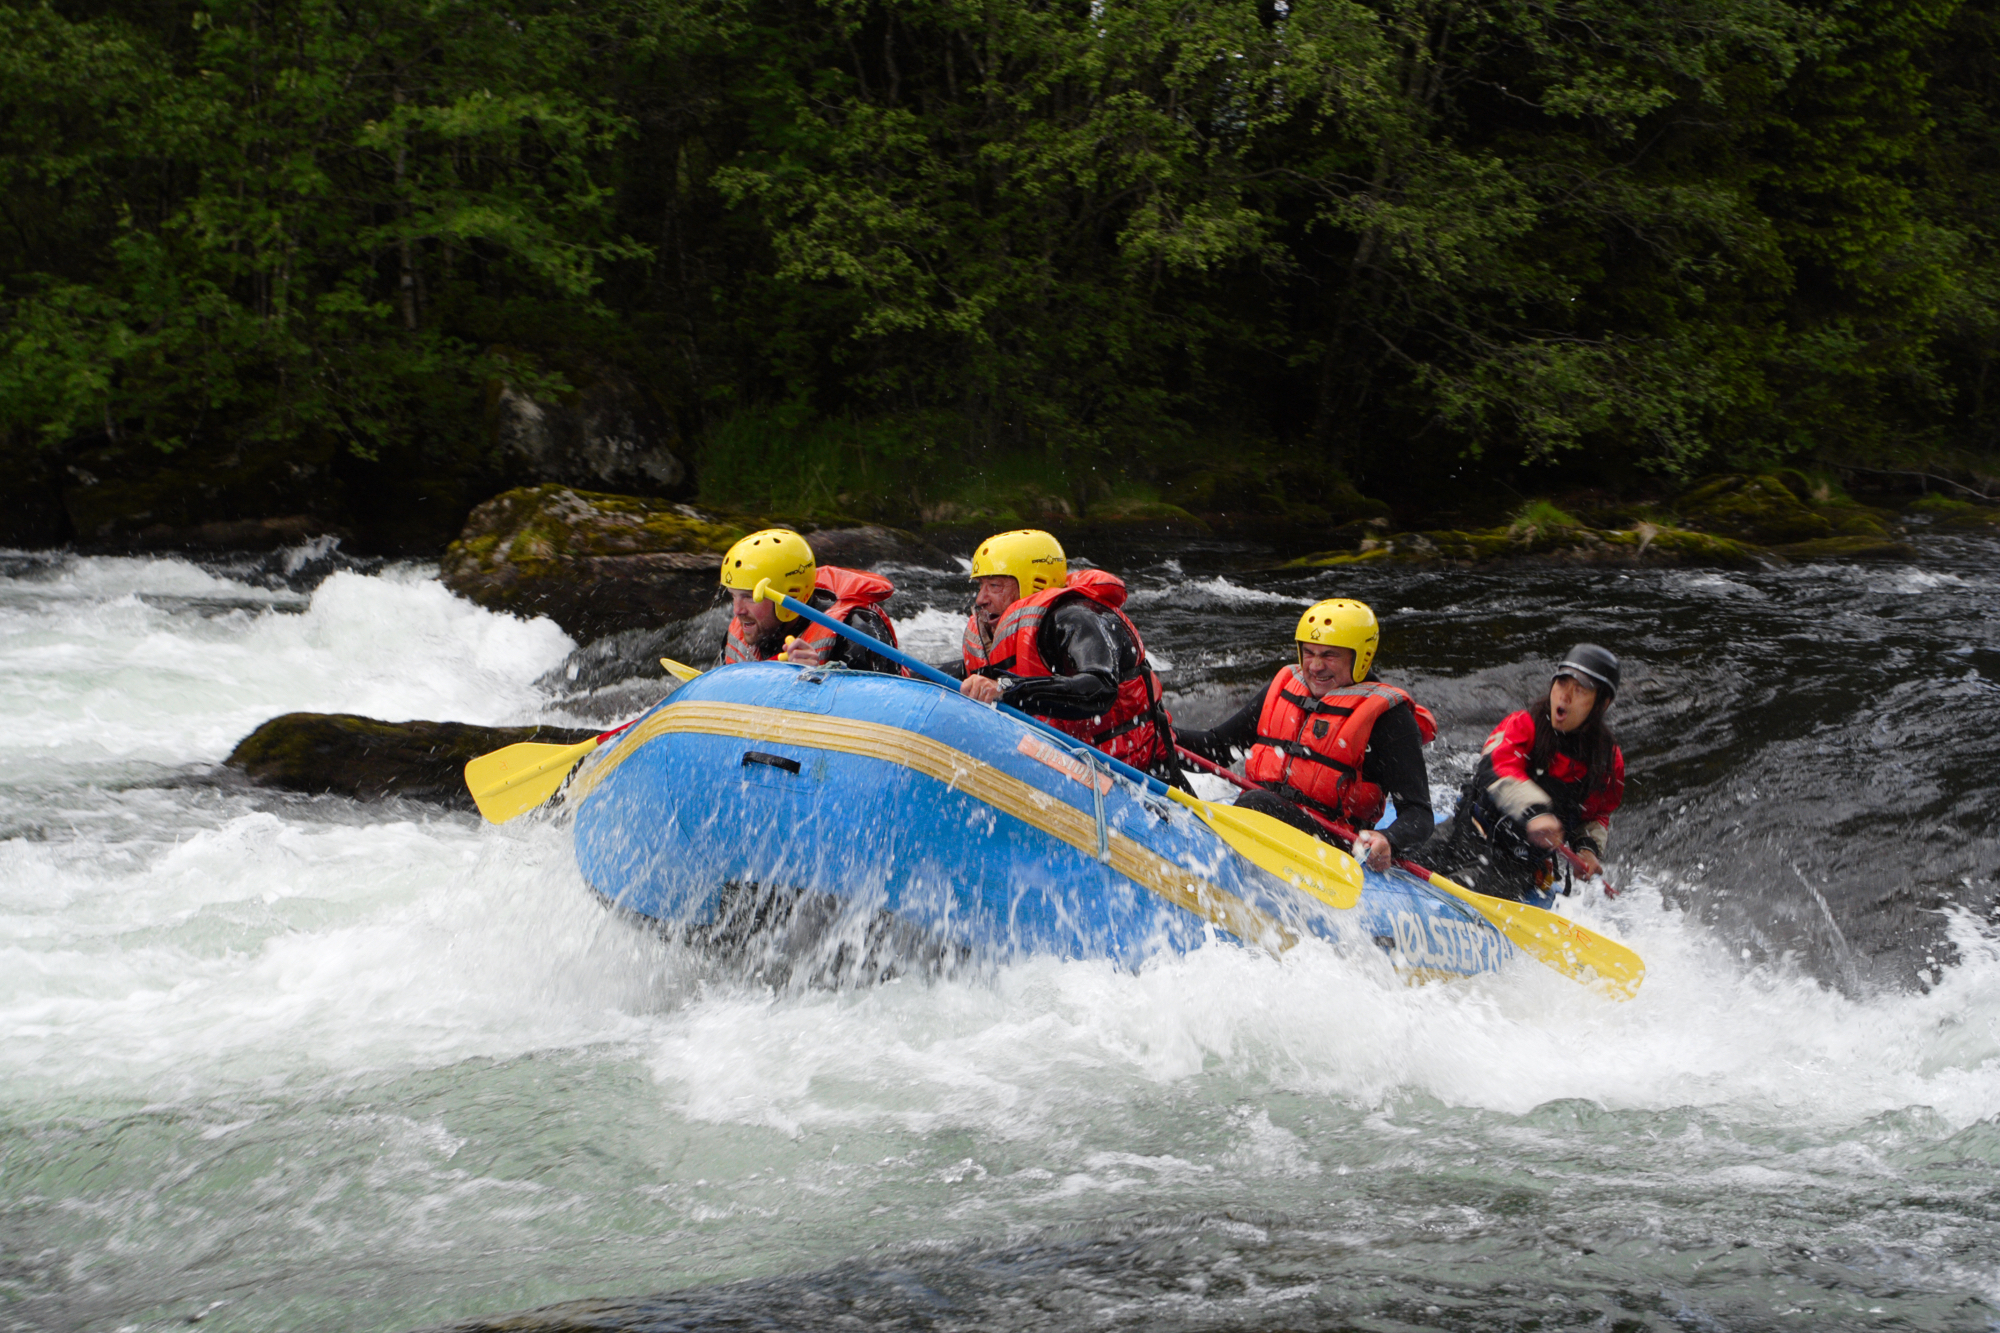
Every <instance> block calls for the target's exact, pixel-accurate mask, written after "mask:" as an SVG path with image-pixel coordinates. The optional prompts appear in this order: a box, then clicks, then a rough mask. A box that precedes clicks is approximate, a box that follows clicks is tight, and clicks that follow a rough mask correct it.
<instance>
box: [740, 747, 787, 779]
mask: <svg viewBox="0 0 2000 1333" xmlns="http://www.w3.org/2000/svg"><path fill="white" fill-rule="evenodd" d="M752 764H769V765H770V766H771V767H772V768H782V769H784V770H785V771H786V772H787V773H796V772H798V771H799V761H798V760H796V759H787V758H785V756H783V755H781V754H765V753H764V752H763V751H762V750H745V751H744V752H743V767H745V768H748V767H749V766H750V765H752Z"/></svg>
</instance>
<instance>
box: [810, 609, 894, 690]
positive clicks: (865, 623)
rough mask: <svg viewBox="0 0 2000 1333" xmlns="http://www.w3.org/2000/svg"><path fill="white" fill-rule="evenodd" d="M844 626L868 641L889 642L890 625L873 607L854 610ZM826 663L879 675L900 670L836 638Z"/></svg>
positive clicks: (886, 661)
mask: <svg viewBox="0 0 2000 1333" xmlns="http://www.w3.org/2000/svg"><path fill="white" fill-rule="evenodd" d="M847 623H848V624H849V625H852V626H853V627H854V628H855V629H858V630H860V631H861V632H862V633H863V634H866V635H868V636H869V637H871V638H876V639H880V640H882V642H884V643H887V642H888V641H889V622H888V620H887V619H885V618H884V617H883V615H882V613H881V612H880V611H877V610H876V609H875V608H874V607H872V606H857V607H855V608H854V609H853V610H852V611H850V612H848V613H847ZM826 660H827V662H828V663H829V664H830V663H834V662H838V663H840V664H841V665H842V666H844V667H847V668H848V669H850V670H853V671H881V672H886V673H888V674H889V675H892V676H893V675H895V674H896V673H897V672H899V671H901V670H902V668H901V667H899V666H897V665H896V664H895V663H894V662H891V661H890V660H889V659H888V658H886V657H882V656H880V655H879V654H876V653H871V652H869V651H868V650H867V649H866V648H863V647H862V646H861V645H860V644H858V643H856V642H855V641H854V640H852V639H848V638H836V639H835V640H834V642H833V646H832V647H830V648H828V649H827V652H826Z"/></svg>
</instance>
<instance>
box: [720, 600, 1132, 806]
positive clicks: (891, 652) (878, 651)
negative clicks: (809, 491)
mask: <svg viewBox="0 0 2000 1333" xmlns="http://www.w3.org/2000/svg"><path fill="white" fill-rule="evenodd" d="M757 591H758V592H759V593H760V594H762V596H763V598H764V600H765V601H767V602H776V603H777V604H778V605H779V606H782V607H784V608H785V609H786V610H787V611H790V612H791V613H792V614H793V615H798V616H804V617H805V618H806V619H807V620H810V621H812V623H813V624H815V625H824V626H826V628H828V629H830V630H832V631H833V632H834V633H835V634H838V635H840V636H841V637H842V638H843V639H849V640H852V641H853V642H855V643H858V644H860V645H861V646H862V647H863V648H866V649H867V650H868V651H869V652H871V653H874V654H875V655H876V656H878V657H886V658H888V659H889V660H890V661H891V662H894V663H895V664H896V665H897V666H899V667H907V668H909V671H910V674H911V675H913V676H921V677H922V678H923V679H925V680H927V681H929V682H930V683H931V684H933V685H942V686H944V687H945V688H946V689H948V690H953V691H956V690H957V689H958V682H957V681H955V680H953V679H952V678H951V677H950V676H947V675H945V674H944V672H942V671H939V670H938V669H937V668H936V667H934V666H932V665H930V664H929V663H928V662H919V661H918V660H917V659H916V658H914V657H911V656H910V655H909V654H908V653H906V652H903V651H902V650H901V649H899V648H891V647H890V646H889V645H888V644H886V643H884V642H882V641H881V640H880V639H878V638H876V637H875V636H874V635H872V634H863V633H862V632H861V631H860V630H858V629H856V628H854V626H852V625H849V624H847V623H846V622H844V621H839V620H835V619H834V618H833V617H832V616H830V615H828V614H826V612H824V611H815V610H814V609H813V608H812V607H810V606H807V605H806V604H805V603H804V602H802V601H800V600H799V599H798V598H796V597H787V596H785V594H783V593H781V592H779V591H778V590H777V589H776V588H771V587H767V586H763V585H759V587H758V589H757ZM999 708H1000V711H1001V712H1003V713H1006V714H1008V715H1010V716H1013V717H1018V718H1020V719H1021V720H1022V721H1023V722H1025V723H1027V724H1028V725H1029V726H1031V727H1033V728H1034V729H1035V730H1037V731H1041V732H1046V733H1047V734H1048V735H1050V736H1052V737H1054V738H1055V739H1056V740H1057V741H1058V742H1059V743H1060V744H1061V745H1062V746H1063V747H1064V748H1065V749H1068V748H1071V747H1073V746H1075V745H1077V744H1079V742H1078V740H1077V738H1076V737H1074V736H1071V735H1067V734H1066V733H1064V732H1060V731H1057V730H1056V729H1055V728H1054V727H1052V726H1050V725H1049V724H1048V723H1046V722H1044V721H1042V720H1041V719H1040V718H1038V717H1030V716H1029V715H1028V714H1026V713H1024V712H1022V711H1021V710H1020V709H1018V708H1015V707H1013V706H1012V705H1010V704H1001V705H999ZM1091 758H1092V760H1093V761H1094V762H1097V763H1101V764H1103V765H1105V766H1106V767H1107V768H1109V769H1110V770H1111V771H1112V772H1114V773H1116V774H1118V775H1119V776H1120V777H1123V778H1125V779H1126V780H1127V781H1130V782H1136V783H1138V784H1139V785H1140V786H1142V787H1144V788H1145V789H1146V790H1147V791H1149V792H1151V793H1152V794H1153V795H1155V796H1165V795H1166V794H1167V784H1166V783H1164V782H1162V781H1160V780H1159V779H1158V778H1156V777H1154V776H1152V775H1151V774H1150V773H1141V772H1140V771H1139V770H1138V769H1136V768H1134V767H1132V766H1131V765H1130V764H1122V763H1120V762H1118V761H1117V760H1116V759H1113V758H1112V757H1111V756H1110V755H1108V754H1105V753H1104V752H1103V751H1101V750H1100V751H1099V752H1098V753H1097V754H1095V755H1092V756H1091Z"/></svg>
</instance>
